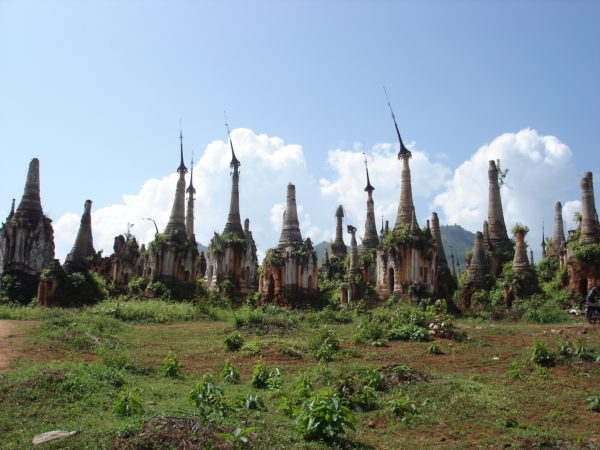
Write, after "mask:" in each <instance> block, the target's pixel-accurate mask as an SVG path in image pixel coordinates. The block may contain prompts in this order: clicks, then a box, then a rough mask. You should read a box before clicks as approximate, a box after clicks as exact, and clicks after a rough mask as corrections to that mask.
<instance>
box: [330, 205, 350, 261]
mask: <svg viewBox="0 0 600 450" xmlns="http://www.w3.org/2000/svg"><path fill="white" fill-rule="evenodd" d="M343 218H344V208H343V207H342V205H340V206H338V207H337V210H336V211H335V219H336V225H335V240H334V241H333V244H332V245H331V252H332V253H333V254H334V255H335V256H337V257H338V258H344V257H345V256H346V254H347V253H348V250H347V249H346V243H345V242H344V236H343V231H342V220H343Z"/></svg>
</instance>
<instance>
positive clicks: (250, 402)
mask: <svg viewBox="0 0 600 450" xmlns="http://www.w3.org/2000/svg"><path fill="white" fill-rule="evenodd" d="M243 407H244V408H245V409H249V410H252V411H265V410H266V409H267V408H265V403H264V402H263V400H262V399H261V398H260V397H259V396H257V395H254V394H248V395H247V396H246V398H245V399H244V403H243Z"/></svg>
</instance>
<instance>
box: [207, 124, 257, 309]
mask: <svg viewBox="0 0 600 450" xmlns="http://www.w3.org/2000/svg"><path fill="white" fill-rule="evenodd" d="M225 127H226V128H227V137H228V139H229V148H230V149H231V162H230V163H229V167H230V169H231V198H230V202H229V214H228V215H227V222H226V223H225V228H224V229H223V233H222V234H220V235H219V234H217V233H215V236H214V237H213V238H212V239H211V241H210V244H209V246H208V257H207V259H206V274H205V277H204V282H205V284H206V287H209V288H213V289H216V290H218V291H219V292H220V293H221V294H223V295H226V296H228V297H230V298H232V299H234V300H238V301H241V300H243V299H244V298H246V296H247V295H249V294H251V293H253V292H256V290H257V289H258V258H257V256H256V244H255V242H254V238H253V237H252V232H251V231H250V220H248V219H246V220H245V221H244V227H243V228H242V223H241V220H240V189H239V182H240V171H239V168H240V166H241V163H240V161H239V160H238V159H237V156H236V155H235V150H234V147H233V140H232V139H231V132H230V131H229V125H228V124H225Z"/></svg>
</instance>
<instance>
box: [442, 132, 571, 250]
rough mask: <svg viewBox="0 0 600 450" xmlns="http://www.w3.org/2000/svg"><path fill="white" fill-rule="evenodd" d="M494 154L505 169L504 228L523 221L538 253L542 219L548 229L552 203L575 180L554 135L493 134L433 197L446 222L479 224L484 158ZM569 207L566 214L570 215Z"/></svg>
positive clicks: (473, 227) (483, 207)
mask: <svg viewBox="0 0 600 450" xmlns="http://www.w3.org/2000/svg"><path fill="white" fill-rule="evenodd" d="M496 159H500V163H501V167H502V168H504V169H508V175H507V177H506V185H505V186H504V187H502V190H501V195H502V205H503V209H504V218H505V221H506V225H507V228H508V229H509V231H510V228H511V227H512V226H513V225H514V224H515V223H516V222H521V223H523V224H525V225H527V226H528V227H529V228H530V233H529V235H528V241H529V243H530V244H531V245H532V248H533V249H534V251H535V252H536V254H537V251H538V250H539V248H540V245H539V243H540V242H541V227H542V221H545V223H546V230H550V233H551V230H552V220H553V217H554V203H555V202H556V201H563V203H564V200H565V197H567V196H568V195H570V191H571V190H572V189H573V187H575V186H577V182H578V176H577V172H576V170H575V166H574V165H573V162H572V153H571V150H570V149H569V147H568V146H567V145H566V144H564V143H562V142H561V141H559V140H558V139H557V138H556V137H554V136H542V135H540V134H539V133H538V132H537V131H535V130H532V129H524V130H521V131H519V132H517V133H505V134H503V135H501V136H499V137H497V138H496V139H494V140H493V141H492V142H491V143H490V144H487V145H484V146H482V147H480V148H479V149H478V150H477V151H476V152H475V153H474V154H473V156H471V158H470V159H469V160H467V161H465V162H464V163H463V164H461V165H460V166H459V167H458V168H457V169H456V170H455V172H454V176H453V177H452V179H451V180H449V181H448V183H447V184H446V189H445V191H444V192H442V193H440V194H438V195H437V196H436V197H435V199H434V201H433V207H434V208H439V209H440V210H441V211H442V212H443V222H445V223H451V224H453V223H458V224H460V225H462V226H463V227H465V228H467V229H469V230H471V231H476V230H481V229H482V225H483V221H484V220H485V219H486V218H487V202H488V177H487V170H488V164H489V162H488V161H489V160H496ZM570 203H571V202H567V204H570ZM569 207H570V206H569ZM567 213H568V211H565V213H564V218H565V219H568V218H569V217H568V216H567ZM571 216H572V214H571ZM544 219H546V220H544ZM567 223H568V221H565V226H566V225H567ZM547 235H548V234H547Z"/></svg>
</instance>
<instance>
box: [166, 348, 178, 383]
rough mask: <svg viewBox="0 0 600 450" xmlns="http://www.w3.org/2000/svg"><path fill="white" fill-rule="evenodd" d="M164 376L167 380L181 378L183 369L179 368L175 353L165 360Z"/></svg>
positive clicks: (171, 353) (170, 353)
mask: <svg viewBox="0 0 600 450" xmlns="http://www.w3.org/2000/svg"><path fill="white" fill-rule="evenodd" d="M162 374H163V376H164V377H167V378H180V377H181V369H180V368H179V361H178V360H177V355H175V353H173V352H169V354H168V355H167V356H166V358H165V359H163V367H162Z"/></svg>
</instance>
